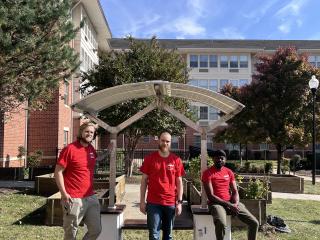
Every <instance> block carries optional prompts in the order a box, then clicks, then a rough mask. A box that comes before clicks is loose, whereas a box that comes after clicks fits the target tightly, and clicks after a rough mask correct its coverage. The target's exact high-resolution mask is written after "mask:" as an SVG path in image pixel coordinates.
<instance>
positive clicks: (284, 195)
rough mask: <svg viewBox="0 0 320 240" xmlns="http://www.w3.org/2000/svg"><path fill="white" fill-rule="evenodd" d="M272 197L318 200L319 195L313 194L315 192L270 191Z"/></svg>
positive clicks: (319, 199)
mask: <svg viewBox="0 0 320 240" xmlns="http://www.w3.org/2000/svg"><path fill="white" fill-rule="evenodd" d="M274 198H282V199H300V200H314V201H320V195H315V194H302V193H279V192H272V199H274Z"/></svg>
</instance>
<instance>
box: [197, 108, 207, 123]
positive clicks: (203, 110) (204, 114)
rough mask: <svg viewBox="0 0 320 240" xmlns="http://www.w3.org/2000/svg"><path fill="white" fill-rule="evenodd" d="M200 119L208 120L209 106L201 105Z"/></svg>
mask: <svg viewBox="0 0 320 240" xmlns="http://www.w3.org/2000/svg"><path fill="white" fill-rule="evenodd" d="M199 119H200V120H208V107H207V106H200V118H199Z"/></svg>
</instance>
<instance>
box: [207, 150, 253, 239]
mask: <svg viewBox="0 0 320 240" xmlns="http://www.w3.org/2000/svg"><path fill="white" fill-rule="evenodd" d="M213 161H214V165H213V166H212V167H210V168H208V169H207V170H206V171H204V172H203V175H202V183H203V186H204V189H205V191H206V194H207V197H208V205H209V209H210V213H211V215H212V216H213V220H214V224H215V230H216V238H217V240H223V238H224V235H225V229H226V227H227V214H231V215H233V216H237V217H238V218H239V219H240V220H241V221H242V222H244V223H245V224H247V225H248V240H256V239H257V232H258V227H259V222H258V220H257V219H256V218H255V217H254V216H253V215H252V214H251V213H250V212H249V211H248V209H247V208H246V207H245V206H244V205H243V204H242V203H241V202H239V194H238V190H237V185H236V181H235V177H234V174H233V172H232V171H231V170H230V169H229V168H227V167H225V166H224V165H225V162H226V153H225V152H224V151H223V150H217V151H215V152H214V154H213ZM230 192H231V193H230Z"/></svg>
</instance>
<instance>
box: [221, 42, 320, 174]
mask: <svg viewBox="0 0 320 240" xmlns="http://www.w3.org/2000/svg"><path fill="white" fill-rule="evenodd" d="M255 67H256V70H257V73H256V74H254V75H253V82H252V84H251V85H249V86H247V87H245V88H244V89H242V90H240V91H239V93H240V94H239V95H238V96H237V94H235V91H231V96H232V97H238V99H239V100H240V101H241V100H245V99H246V100H245V101H244V103H245V104H246V108H245V109H244V110H243V111H242V112H241V114H239V117H238V116H236V117H235V118H233V119H231V120H230V121H229V123H230V126H231V127H230V129H227V130H226V132H227V133H228V134H229V135H230V136H232V137H234V138H239V137H241V134H243V132H245V131H247V130H248V131H250V135H251V136H252V140H254V141H255V142H261V141H262V140H263V142H269V143H273V144H274V145H275V147H276V150H277V161H278V166H277V167H278V169H277V173H278V174H280V165H281V159H282V156H283V153H284V151H285V150H286V149H287V148H288V147H290V146H293V145H298V146H299V145H300V146H305V145H306V144H307V143H308V142H309V141H310V136H311V134H310V132H311V131H310V130H311V105H310V104H311V100H310V99H311V94H310V90H309V88H308V81H309V79H310V78H311V75H317V76H319V75H320V72H319V69H317V68H315V67H313V66H311V65H310V64H309V63H308V61H307V56H306V55H299V54H298V53H297V51H296V49H295V48H294V47H286V48H279V49H277V51H276V52H275V53H274V54H273V55H265V54H263V55H259V56H258V61H257V63H256V64H255ZM229 92H230V91H229ZM250 128H251V130H250ZM252 130H253V131H252ZM237 131H238V132H237ZM239 133H240V136H239Z"/></svg>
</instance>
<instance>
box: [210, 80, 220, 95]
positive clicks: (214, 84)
mask: <svg viewBox="0 0 320 240" xmlns="http://www.w3.org/2000/svg"><path fill="white" fill-rule="evenodd" d="M209 89H210V90H211V91H215V92H218V80H209Z"/></svg>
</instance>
